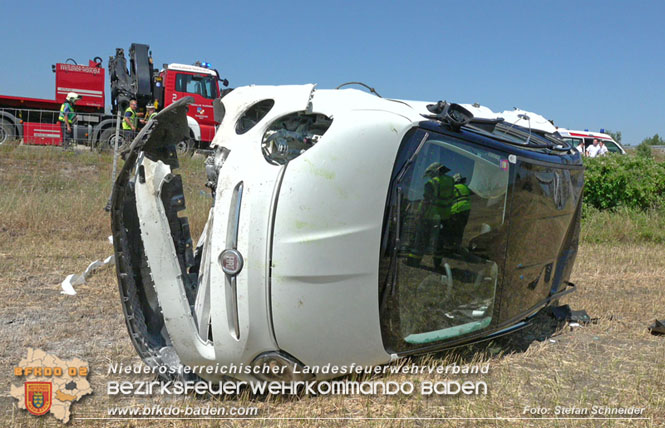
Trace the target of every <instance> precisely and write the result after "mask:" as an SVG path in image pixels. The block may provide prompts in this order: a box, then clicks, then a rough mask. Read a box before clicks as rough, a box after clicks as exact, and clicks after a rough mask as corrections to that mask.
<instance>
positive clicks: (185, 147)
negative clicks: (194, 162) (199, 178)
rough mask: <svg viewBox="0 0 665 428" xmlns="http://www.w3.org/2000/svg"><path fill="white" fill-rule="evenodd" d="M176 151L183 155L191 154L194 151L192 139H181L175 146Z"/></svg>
mask: <svg viewBox="0 0 665 428" xmlns="http://www.w3.org/2000/svg"><path fill="white" fill-rule="evenodd" d="M175 148H176V152H177V153H178V155H179V156H184V155H186V154H190V155H191V154H192V153H193V152H194V140H192V139H191V138H187V139H185V140H182V141H181V142H179V143H178V144H176V146H175Z"/></svg>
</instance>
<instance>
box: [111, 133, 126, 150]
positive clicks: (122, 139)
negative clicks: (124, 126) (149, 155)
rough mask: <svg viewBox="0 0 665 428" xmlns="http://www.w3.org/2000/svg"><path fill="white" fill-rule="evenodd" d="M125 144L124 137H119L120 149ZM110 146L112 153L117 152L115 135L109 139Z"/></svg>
mask: <svg viewBox="0 0 665 428" xmlns="http://www.w3.org/2000/svg"><path fill="white" fill-rule="evenodd" d="M124 142H125V139H124V138H122V135H119V136H118V148H120V146H122V145H123V144H124ZM108 146H109V149H111V151H113V150H115V135H113V136H111V138H109V139H108Z"/></svg>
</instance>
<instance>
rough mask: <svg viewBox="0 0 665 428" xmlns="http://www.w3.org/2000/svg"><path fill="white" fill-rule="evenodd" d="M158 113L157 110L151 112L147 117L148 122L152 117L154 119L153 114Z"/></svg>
mask: <svg viewBox="0 0 665 428" xmlns="http://www.w3.org/2000/svg"><path fill="white" fill-rule="evenodd" d="M156 114H157V112H154V113H152V114H149V115H148V117H146V118H145V120H146V122H147V121H149V120H150V119H152V118H153V116H155V115H156Z"/></svg>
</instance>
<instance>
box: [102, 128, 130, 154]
mask: <svg viewBox="0 0 665 428" xmlns="http://www.w3.org/2000/svg"><path fill="white" fill-rule="evenodd" d="M124 142H125V139H124V138H123V136H122V132H121V133H120V135H119V136H118V147H120V146H122V143H124ZM114 147H115V128H108V129H105V130H104V132H102V135H100V136H99V150H101V151H105V150H111V151H113V149H114Z"/></svg>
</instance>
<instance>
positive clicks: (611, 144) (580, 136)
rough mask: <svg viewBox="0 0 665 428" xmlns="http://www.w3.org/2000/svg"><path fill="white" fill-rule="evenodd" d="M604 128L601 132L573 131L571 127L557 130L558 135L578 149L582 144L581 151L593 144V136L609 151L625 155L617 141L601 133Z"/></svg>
mask: <svg viewBox="0 0 665 428" xmlns="http://www.w3.org/2000/svg"><path fill="white" fill-rule="evenodd" d="M602 131H604V129H601V132H590V131H587V130H584V131H573V130H571V129H564V128H558V129H557V132H558V133H559V135H561V138H562V139H563V140H564V141H566V142H568V143H570V144H572V145H573V146H574V147H575V148H577V149H578V150H580V147H579V146H580V144H584V150H583V151H582V150H580V151H582V152H583V153H586V149H587V148H588V147H589V146H590V145H591V144H593V140H594V138H597V139H599V140H600V141H602V142H603V144H605V147H607V150H608V151H609V152H610V153H618V154H622V155H625V154H626V150H625V149H624V148H623V147H622V146H621V144H619V143H617V142H616V141H614V139H613V138H612V137H611V136H610V135H608V134H605V133H603V132H602Z"/></svg>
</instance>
